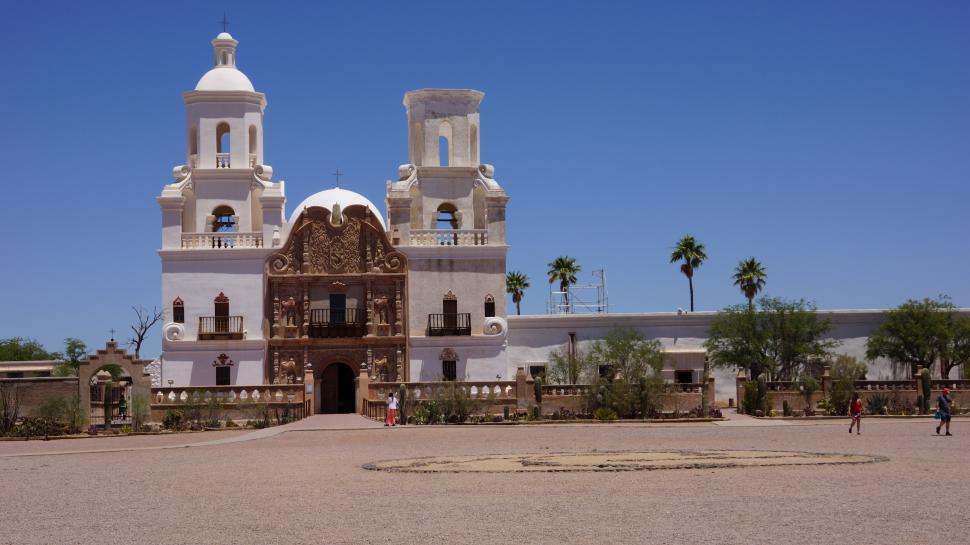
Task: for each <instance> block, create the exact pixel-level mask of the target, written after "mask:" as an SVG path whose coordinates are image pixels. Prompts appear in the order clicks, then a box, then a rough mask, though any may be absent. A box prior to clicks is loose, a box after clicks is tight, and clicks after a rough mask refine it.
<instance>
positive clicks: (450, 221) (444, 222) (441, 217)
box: [434, 202, 461, 229]
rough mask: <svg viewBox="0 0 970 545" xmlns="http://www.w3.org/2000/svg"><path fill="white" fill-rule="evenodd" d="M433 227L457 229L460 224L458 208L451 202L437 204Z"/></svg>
mask: <svg viewBox="0 0 970 545" xmlns="http://www.w3.org/2000/svg"><path fill="white" fill-rule="evenodd" d="M434 223H435V224H434V228H435V229H458V228H459V227H460V226H461V216H460V214H458V209H457V208H455V205H453V204H451V203H447V202H446V203H442V204H441V205H440V206H438V213H437V214H436V215H435V220H434Z"/></svg>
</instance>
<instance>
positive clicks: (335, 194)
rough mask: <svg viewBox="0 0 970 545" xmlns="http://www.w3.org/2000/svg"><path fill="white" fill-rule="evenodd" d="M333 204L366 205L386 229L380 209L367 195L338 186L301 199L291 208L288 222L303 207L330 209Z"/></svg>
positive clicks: (385, 229)
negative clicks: (301, 200)
mask: <svg viewBox="0 0 970 545" xmlns="http://www.w3.org/2000/svg"><path fill="white" fill-rule="evenodd" d="M334 204H339V205H340V209H341V210H343V209H345V208H347V207H348V206H351V205H354V204H359V205H362V206H366V207H367V208H369V209H370V211H371V212H372V213H373V214H374V216H376V217H377V221H379V222H381V227H382V228H383V229H384V231H387V225H385V224H384V218H383V217H382V216H381V212H380V210H378V208H377V207H376V206H374V203H372V202H370V201H369V200H367V197H365V196H363V195H361V194H360V193H354V192H353V191H347V190H346V189H340V188H339V187H335V188H333V189H327V190H324V191H320V192H318V193H314V194H313V195H310V196H309V197H307V198H305V199H303V202H301V203H300V204H299V205H297V207H296V208H294V209H293V212H291V213H290V224H292V223H293V222H294V221H296V219H297V218H299V217H300V213H301V212H303V209H304V208H310V207H311V206H319V207H320V208H325V209H327V210H331V211H332V210H333V205H334Z"/></svg>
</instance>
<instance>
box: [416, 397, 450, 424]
mask: <svg viewBox="0 0 970 545" xmlns="http://www.w3.org/2000/svg"><path fill="white" fill-rule="evenodd" d="M442 420H443V418H442V414H441V409H440V408H439V407H438V403H437V402H436V401H435V400H433V399H429V400H427V401H423V402H421V403H417V406H416V407H415V408H414V423H415V424H424V425H429V424H440V423H441V422H442Z"/></svg>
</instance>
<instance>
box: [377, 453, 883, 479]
mask: <svg viewBox="0 0 970 545" xmlns="http://www.w3.org/2000/svg"><path fill="white" fill-rule="evenodd" d="M885 460H886V458H884V457H881V456H868V455H861V454H826V453H816V452H789V451H772V450H655V451H640V452H587V453H561V454H514V455H509V454H505V455H485V456H481V455H479V456H436V457H426V458H409V459H403V460H387V461H382V462H373V463H369V464H364V466H363V467H364V469H370V470H376V471H394V472H402V473H536V472H557V473H558V472H571V471H655V470H663V469H720V468H728V467H759V466H804V465H810V466H811V465H832V464H865V463H872V462H881V461H885Z"/></svg>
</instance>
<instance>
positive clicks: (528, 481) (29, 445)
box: [0, 415, 970, 545]
mask: <svg viewBox="0 0 970 545" xmlns="http://www.w3.org/2000/svg"><path fill="white" fill-rule="evenodd" d="M731 416H732V420H731V421H729V422H721V423H698V424H666V425H661V424H611V425H607V424H579V425H577V424H559V425H517V426H444V427H439V426H434V427H412V426H409V427H397V428H393V429H386V428H384V427H383V426H380V425H377V424H374V423H373V422H370V421H367V420H364V419H363V418H361V417H358V416H355V415H341V416H331V417H322V416H317V417H311V418H309V419H306V420H303V421H300V422H296V423H293V424H290V425H289V426H284V427H280V428H271V429H268V430H260V431H256V432H252V431H232V432H206V433H197V434H179V435H162V436H135V437H120V438H91V439H75V440H58V441H49V442H43V441H31V442H0V490H2V496H0V543H2V544H8V543H10V544H15V543H16V544H21V543H45V544H48V543H50V544H69V543H70V544H74V543H79V544H80V543H84V544H87V543H92V544H95V543H96V544H113V543H124V544H132V543H138V544H156V543H158V544H161V543H166V544H168V543H173V544H175V543H205V544H224V543H225V544H229V543H232V544H236V543H239V544H259V545H266V544H298V543H314V544H334V543H388V544H410V543H503V544H508V543H549V544H559V543H609V544H612V543H686V544H698V543H739V544H741V543H806V544H809V543H811V544H817V543H825V544H829V543H852V544H854V545H859V544H868V543H872V544H889V543H900V544H902V543H905V544H907V545H912V544H923V543H951V544H962V543H970V508H968V501H970V492H968V491H967V490H968V486H967V484H968V482H970V464H968V463H967V462H968V455H967V453H968V452H970V420H968V419H965V418H958V419H955V420H954V422H953V432H954V433H955V435H954V436H953V437H942V436H936V435H935V434H934V430H933V428H934V425H935V423H931V421H930V420H929V419H921V420H913V419H874V418H870V419H866V420H864V422H863V430H862V435H860V436H857V435H855V434H853V435H849V434H848V433H847V430H848V421H847V420H845V421H842V420H821V421H814V422H774V421H773V422H769V423H767V424H772V425H765V424H766V423H765V422H764V421H756V420H753V419H748V418H744V417H737V416H734V415H731ZM774 424H778V425H774ZM186 445H191V446H186ZM708 449H710V450H725V449H727V450H736V451H751V450H762V451H799V452H810V453H837V454H849V455H863V456H866V457H874V458H876V459H878V460H879V461H875V462H870V463H860V464H834V465H813V464H809V465H777V466H752V467H747V466H742V467H717V468H691V469H658V470H651V471H620V472H602V471H600V472H589V471H579V472H541V471H540V472H528V473H475V472H467V473H438V474H428V473H398V472H389V471H374V470H368V469H364V467H363V466H364V465H366V464H369V463H373V462H379V461H383V460H395V459H403V458H417V457H426V456H443V455H449V456H460V455H487V454H497V455H498V454H504V455H508V454H538V455H548V454H552V453H589V452H594V451H595V452H599V453H602V452H604V451H617V452H619V451H658V450H708Z"/></svg>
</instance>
